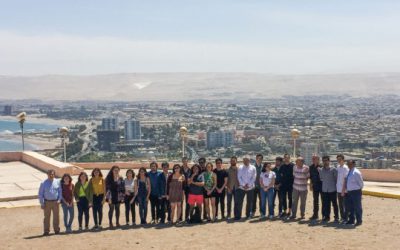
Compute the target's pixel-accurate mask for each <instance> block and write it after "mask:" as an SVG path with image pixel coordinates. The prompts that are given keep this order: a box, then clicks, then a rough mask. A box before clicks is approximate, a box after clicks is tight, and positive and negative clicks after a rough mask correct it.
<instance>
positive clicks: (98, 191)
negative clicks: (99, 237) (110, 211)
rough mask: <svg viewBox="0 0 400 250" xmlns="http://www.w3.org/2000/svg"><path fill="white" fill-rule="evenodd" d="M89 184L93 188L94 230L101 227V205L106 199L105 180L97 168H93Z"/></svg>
mask: <svg viewBox="0 0 400 250" xmlns="http://www.w3.org/2000/svg"><path fill="white" fill-rule="evenodd" d="M90 185H91V186H92V190H93V207H92V212H93V220H94V227H93V229H95V230H96V229H99V228H101V223H102V221H103V205H104V202H105V200H106V182H105V180H104V178H103V174H102V173H101V171H100V169H99V168H95V169H93V171H92V178H91V179H90Z"/></svg>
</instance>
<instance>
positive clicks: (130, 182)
mask: <svg viewBox="0 0 400 250" xmlns="http://www.w3.org/2000/svg"><path fill="white" fill-rule="evenodd" d="M134 201H135V172H133V170H132V169H128V170H127V171H126V178H125V220H126V225H129V214H131V216H132V225H135V222H136V211H135V203H134Z"/></svg>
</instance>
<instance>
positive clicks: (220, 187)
mask: <svg viewBox="0 0 400 250" xmlns="http://www.w3.org/2000/svg"><path fill="white" fill-rule="evenodd" d="M215 165H216V168H215V169H214V173H215V175H216V176H217V187H216V189H215V207H216V211H215V217H216V218H218V205H219V206H220V207H221V218H222V219H225V187H226V185H227V184H228V173H227V172H226V170H225V169H223V168H222V159H221V158H218V159H216V160H215Z"/></svg>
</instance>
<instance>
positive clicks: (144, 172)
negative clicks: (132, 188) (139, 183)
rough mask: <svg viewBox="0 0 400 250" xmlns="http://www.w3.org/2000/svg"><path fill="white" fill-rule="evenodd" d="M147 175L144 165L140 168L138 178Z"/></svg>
mask: <svg viewBox="0 0 400 250" xmlns="http://www.w3.org/2000/svg"><path fill="white" fill-rule="evenodd" d="M145 177H147V170H146V168H144V167H141V168H139V173H138V175H137V178H138V179H140V178H145Z"/></svg>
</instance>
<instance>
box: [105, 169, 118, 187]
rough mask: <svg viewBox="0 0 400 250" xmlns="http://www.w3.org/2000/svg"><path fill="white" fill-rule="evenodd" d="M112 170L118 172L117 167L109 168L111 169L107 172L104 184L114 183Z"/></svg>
mask: <svg viewBox="0 0 400 250" xmlns="http://www.w3.org/2000/svg"><path fill="white" fill-rule="evenodd" d="M114 169H118V170H119V167H118V166H117V165H114V166H112V167H111V169H110V171H109V172H108V174H107V177H106V183H112V182H113V181H114V173H113V172H114Z"/></svg>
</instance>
